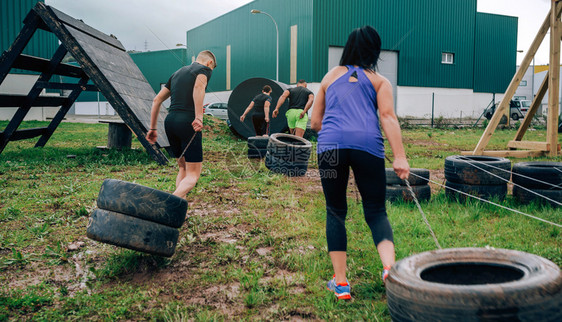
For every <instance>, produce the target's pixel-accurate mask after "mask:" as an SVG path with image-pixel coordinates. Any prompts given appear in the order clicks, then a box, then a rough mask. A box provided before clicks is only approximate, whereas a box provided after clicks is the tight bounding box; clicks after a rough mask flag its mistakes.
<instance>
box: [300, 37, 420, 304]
mask: <svg viewBox="0 0 562 322" xmlns="http://www.w3.org/2000/svg"><path fill="white" fill-rule="evenodd" d="M380 51H381V39H380V37H379V34H378V33H377V31H376V30H375V29H374V28H373V27H370V26H365V27H361V28H358V29H355V30H353V31H352V32H351V34H350V35H349V37H348V39H347V43H346V45H345V47H344V50H343V54H342V58H341V60H340V65H339V66H337V67H335V68H333V69H332V70H330V71H329V72H328V73H327V74H326V75H325V76H324V78H323V79H322V82H321V85H320V90H319V91H318V93H317V95H316V101H315V103H314V108H313V109H312V123H311V126H312V129H313V130H316V131H318V146H317V150H318V168H319V169H320V176H321V181H322V188H323V190H324V196H325V199H326V211H327V217H326V237H327V240H328V252H329V255H330V258H331V260H332V266H333V269H334V276H333V278H332V279H331V280H330V281H329V282H328V285H327V287H328V289H329V290H330V291H332V292H334V294H335V296H336V297H337V298H338V299H350V298H351V287H350V284H349V282H348V281H347V278H346V260H347V253H346V251H347V235H346V229H345V218H346V215H347V201H346V196H347V195H346V190H347V182H348V179H349V169H350V168H351V169H352V170H353V174H354V177H355V181H356V183H357V187H358V189H359V192H360V194H361V198H362V200H363V210H364V214H365V221H366V222H367V224H368V226H369V228H370V230H371V234H372V237H373V240H374V243H375V245H376V248H377V251H378V253H379V256H380V259H381V262H382V265H383V270H382V280H383V281H385V280H386V278H387V276H388V272H389V270H390V267H391V266H392V265H393V264H394V262H395V251H394V240H393V234H392V228H391V226H390V223H389V221H388V218H387V214H386V209H385V192H386V176H385V165H384V158H385V153H384V142H383V137H382V133H381V130H380V127H379V122H380V125H381V126H382V130H383V131H384V132H385V134H386V137H387V138H388V142H389V143H390V147H391V148H392V151H393V153H394V162H393V167H394V171H395V172H396V174H397V175H398V176H399V177H400V178H401V179H406V178H407V177H408V175H409V173H410V167H409V165H408V161H407V159H406V153H405V151H404V147H403V144H402V134H401V131H400V125H399V123H398V119H397V118H396V115H395V114H394V106H393V104H394V103H393V102H394V101H393V98H392V85H391V84H390V82H389V81H388V80H387V79H386V78H384V77H383V76H381V75H380V74H379V73H377V72H376V67H377V62H378V60H379V55H380ZM377 112H378V113H377Z"/></svg>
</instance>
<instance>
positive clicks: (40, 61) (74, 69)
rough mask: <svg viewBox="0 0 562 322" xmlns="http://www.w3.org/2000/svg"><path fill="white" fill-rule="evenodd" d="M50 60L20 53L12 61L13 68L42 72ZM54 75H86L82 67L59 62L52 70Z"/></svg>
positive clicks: (79, 76)
mask: <svg viewBox="0 0 562 322" xmlns="http://www.w3.org/2000/svg"><path fill="white" fill-rule="evenodd" d="M49 65H50V60H48V59H45V58H40V57H34V56H29V55H24V54H20V55H19V56H18V57H17V58H16V60H15V61H14V64H13V68H19V69H25V70H30V71H34V72H42V71H44V70H46V69H47V68H49ZM53 74H55V75H62V76H68V77H76V78H82V77H84V76H86V74H85V73H84V71H83V70H82V68H80V67H78V66H73V65H69V64H62V63H61V64H59V65H57V67H56V68H55V70H54V71H53Z"/></svg>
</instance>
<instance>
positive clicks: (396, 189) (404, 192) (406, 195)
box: [386, 184, 431, 201]
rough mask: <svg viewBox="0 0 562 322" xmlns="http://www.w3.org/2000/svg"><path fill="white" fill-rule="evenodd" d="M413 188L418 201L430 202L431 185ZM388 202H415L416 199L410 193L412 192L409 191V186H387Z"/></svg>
mask: <svg viewBox="0 0 562 322" xmlns="http://www.w3.org/2000/svg"><path fill="white" fill-rule="evenodd" d="M411 187H412V191H413V192H414V194H415V195H416V198H417V199H418V201H428V200H429V199H430V198H431V188H430V187H429V185H427V184H424V185H419V186H411ZM386 200H388V201H396V200H404V201H414V198H413V197H412V193H411V192H410V190H408V187H407V186H400V185H394V186H386Z"/></svg>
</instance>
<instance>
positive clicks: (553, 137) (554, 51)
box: [546, 0, 562, 156]
mask: <svg viewBox="0 0 562 322" xmlns="http://www.w3.org/2000/svg"><path fill="white" fill-rule="evenodd" d="M558 8H562V4H560V3H559V2H557V1H554V0H553V1H552V12H553V13H552V14H551V15H550V64H549V70H548V74H549V75H550V77H549V78H548V88H551V89H556V90H550V91H548V115H547V120H546V142H548V143H550V146H551V147H555V146H556V145H557V144H558V110H559V105H558V104H560V102H559V98H560V92H559V91H558V89H559V88H560V86H559V85H560V23H559V21H560V19H559V17H558V16H557V15H556V14H554V12H555V11H556V9H558ZM549 155H550V156H557V155H558V151H557V150H556V149H554V148H553V149H550V153H549Z"/></svg>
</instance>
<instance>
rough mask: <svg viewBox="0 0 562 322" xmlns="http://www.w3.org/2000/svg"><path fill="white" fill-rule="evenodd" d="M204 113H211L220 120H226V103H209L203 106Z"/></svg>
mask: <svg viewBox="0 0 562 322" xmlns="http://www.w3.org/2000/svg"><path fill="white" fill-rule="evenodd" d="M203 113H204V114H205V115H211V116H214V117H216V118H218V119H221V120H228V104H226V103H211V104H208V105H206V106H204V107H203Z"/></svg>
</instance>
